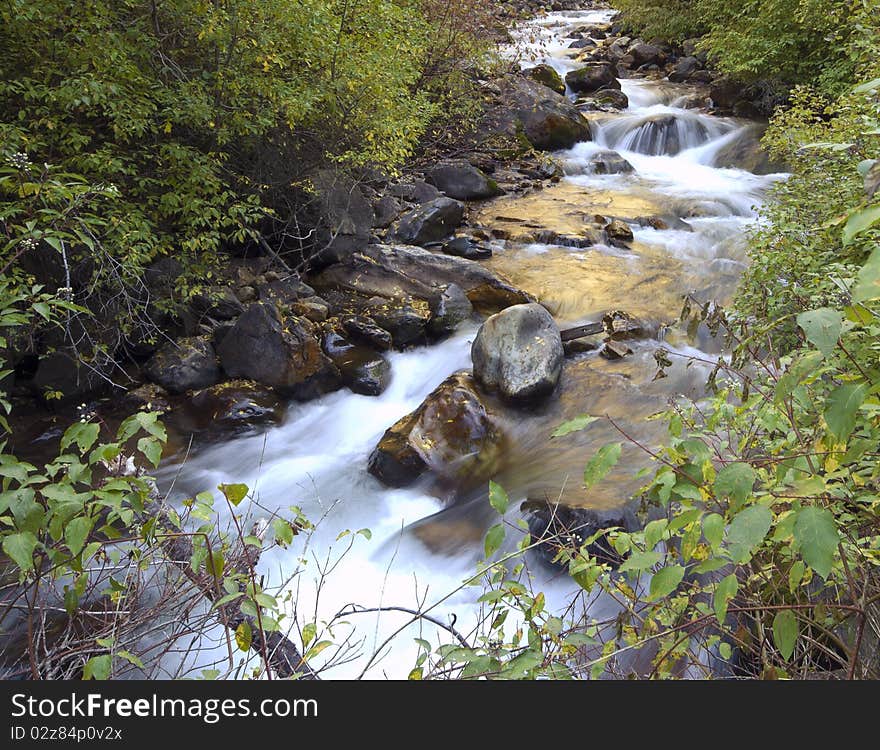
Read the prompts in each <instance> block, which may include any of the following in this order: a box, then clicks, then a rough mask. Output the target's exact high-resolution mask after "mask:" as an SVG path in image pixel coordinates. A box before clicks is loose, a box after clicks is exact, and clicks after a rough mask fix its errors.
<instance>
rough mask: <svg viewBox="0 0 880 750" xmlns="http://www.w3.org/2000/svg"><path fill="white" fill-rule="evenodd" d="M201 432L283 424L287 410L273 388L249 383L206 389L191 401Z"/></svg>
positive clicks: (240, 381) (242, 381)
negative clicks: (211, 429) (282, 420)
mask: <svg viewBox="0 0 880 750" xmlns="http://www.w3.org/2000/svg"><path fill="white" fill-rule="evenodd" d="M190 406H191V408H192V410H193V411H195V412H196V414H197V415H198V416H197V418H196V420H195V421H196V422H197V423H198V426H199V427H200V428H201V429H206V428H220V429H232V430H242V429H248V428H250V427H252V426H254V425H259V424H275V423H277V422H280V421H281V418H282V417H283V415H284V407H283V405H282V404H281V402H280V401H279V399H278V396H277V394H275V393H274V392H273V391H272V390H271V389H270V388H267V387H265V386H262V385H260V384H259V383H254V382H252V381H249V380H230V381H227V382H226V383H220V384H218V385H213V386H210V387H209V388H204V389H202V390H200V391H198V392H196V393H195V394H193V396H192V398H191V399H190Z"/></svg>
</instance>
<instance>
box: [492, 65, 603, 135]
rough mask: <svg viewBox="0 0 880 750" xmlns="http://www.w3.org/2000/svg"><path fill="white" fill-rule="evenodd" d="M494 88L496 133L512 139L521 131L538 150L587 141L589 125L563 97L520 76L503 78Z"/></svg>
mask: <svg viewBox="0 0 880 750" xmlns="http://www.w3.org/2000/svg"><path fill="white" fill-rule="evenodd" d="M498 88H499V91H500V97H501V102H502V105H501V108H500V110H499V114H498V121H497V122H496V123H495V124H494V126H493V127H494V128H495V129H496V130H500V131H503V132H507V133H508V134H510V135H514V136H515V135H516V134H517V132H521V133H522V134H523V135H525V137H526V140H528V142H529V143H530V144H531V145H532V146H533V147H534V148H536V149H539V150H542V151H556V150H558V149H563V148H571V147H572V146H574V144H575V143H578V142H580V141H589V140H590V138H591V135H590V126H589V123H588V122H587V121H586V119H584V116H583V115H582V114H581V113H580V112H579V111H578V109H577V107H575V106H574V105H573V104H572V103H571V102H570V101H569V100H568V99H567V98H566V97H564V96H561V95H560V94H557V93H556V92H555V91H552V90H550V89H548V88H547V87H546V86H542V85H541V84H540V83H537V82H536V81H533V80H530V79H528V78H523V77H522V76H512V75H511V76H506V77H505V78H503V79H501V80H500V81H499V82H498ZM520 129H521V130H520Z"/></svg>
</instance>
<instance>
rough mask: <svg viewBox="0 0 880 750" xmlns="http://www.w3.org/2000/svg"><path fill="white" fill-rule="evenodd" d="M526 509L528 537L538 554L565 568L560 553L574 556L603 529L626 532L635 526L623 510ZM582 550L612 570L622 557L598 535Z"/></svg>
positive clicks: (532, 504) (531, 504) (541, 506)
mask: <svg viewBox="0 0 880 750" xmlns="http://www.w3.org/2000/svg"><path fill="white" fill-rule="evenodd" d="M525 509H527V510H529V511H530V516H529V520H528V524H529V535H530V536H531V538H532V541H533V542H535V543H537V550H538V552H540V554H541V556H542V557H543V558H544V559H545V560H546V561H547V562H548V563H551V564H560V565H562V566H565V567H566V568H567V566H568V562H567V560H565V559H559V553H560V552H563V551H567V552H568V553H570V554H574V553H576V552H577V551H578V550H580V549H581V547H582V546H583V543H584V541H585V540H586V539H589V538H590V537H591V536H593V535H594V534H596V533H598V532H600V531H602V530H603V529H614V528H620V529H623V530H627V529H631V528H634V526H635V525H634V524H633V523H632V522H631V519H629V518H628V517H627V514H626V513H625V512H624V511H623V510H592V509H588V508H570V507H567V506H564V505H551V504H549V503H537V502H528V503H526V505H525ZM585 551H586V553H587V554H588V555H590V556H591V557H595V558H596V560H597V561H598V562H600V563H605V564H607V565H610V566H611V568H617V567H619V566H620V564H621V563H622V562H623V557H622V556H621V555H620V554H619V553H618V552H617V551H616V550H615V549H614V547H613V546H612V545H611V543H610V542H609V541H608V540H607V539H606V537H605V536H600V537H599V538H598V539H596V540H595V541H594V542H592V543H591V544H589V545H587V547H586V550H585Z"/></svg>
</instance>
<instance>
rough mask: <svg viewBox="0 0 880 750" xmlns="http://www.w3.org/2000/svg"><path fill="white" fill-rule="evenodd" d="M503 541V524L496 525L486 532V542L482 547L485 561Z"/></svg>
mask: <svg viewBox="0 0 880 750" xmlns="http://www.w3.org/2000/svg"><path fill="white" fill-rule="evenodd" d="M503 541H504V524H500V523H496V524H495V525H494V526H493V527H492V528H491V529H489V531H487V532H486V542H485V545H484V548H485V551H486V559H489V558H490V557H491V556H492V555H493V554H494V553H495V552H496V551H497V550H498V548H499V547H500V546H501V542H503Z"/></svg>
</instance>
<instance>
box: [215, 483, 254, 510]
mask: <svg viewBox="0 0 880 750" xmlns="http://www.w3.org/2000/svg"><path fill="white" fill-rule="evenodd" d="M217 489H218V490H220V492H222V493H223V495H224V496H225V497H226V499H227V500H228V501H229V502H230V503H232V504H233V505H235V506H238V504H239V503H240V502H241V501H242V500H244V499H245V498H246V497H247V493H248V486H247V485H246V484H221V485H218V487H217Z"/></svg>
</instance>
